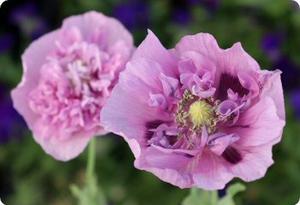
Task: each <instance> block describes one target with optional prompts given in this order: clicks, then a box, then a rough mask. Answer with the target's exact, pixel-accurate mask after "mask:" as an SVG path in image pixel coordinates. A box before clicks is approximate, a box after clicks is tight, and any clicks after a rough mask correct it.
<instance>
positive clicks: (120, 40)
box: [12, 11, 134, 160]
mask: <svg viewBox="0 0 300 205" xmlns="http://www.w3.org/2000/svg"><path fill="white" fill-rule="evenodd" d="M133 50H134V46H133V39H132V36H131V34H130V33H129V32H128V31H127V30H126V29H125V27H124V26H123V25H122V24H121V23H120V22H119V21H117V20H116V19H114V18H110V17H107V16H105V15H103V14H102V13H98V12H94V11H91V12H87V13H85V14H82V15H77V16H71V17H68V18H67V19H65V20H64V22H63V25H62V27H61V28H59V29H57V30H55V31H53V32H51V33H48V34H46V35H44V36H43V37H41V38H39V39H38V40H36V41H34V42H33V43H32V44H31V45H30V46H29V47H28V48H27V49H26V51H25V53H24V55H23V56H22V63H23V70H24V72H23V77H22V81H21V82H20V84H19V85H18V86H17V88H15V89H14V90H13V91H12V99H13V103H14V107H15V108H16V110H17V111H18V112H19V113H20V114H21V115H22V116H23V117H24V119H25V120H26V123H27V125H28V126H29V128H30V129H31V130H32V131H33V136H34V139H35V140H36V141H37V142H38V143H39V144H41V146H42V148H43V149H44V150H45V151H46V152H47V153H49V154H50V155H52V156H53V157H54V158H56V159H58V160H70V159H72V158H74V157H76V156H77V155H79V154H80V153H81V152H82V151H83V150H84V148H85V147H86V145H87V144H88V142H89V140H90V139H91V138H92V137H94V136H96V135H103V134H105V133H107V131H106V130H104V129H103V127H102V125H101V123H100V110H101V109H102V106H103V105H104V104H105V102H106V100H107V98H108V97H109V96H110V93H111V90H112V88H113V87H114V85H115V84H116V83H117V81H118V77H119V72H121V71H122V70H123V69H124V68H125V64H126V63H127V61H128V60H129V58H130V57H131V54H132V52H133Z"/></svg>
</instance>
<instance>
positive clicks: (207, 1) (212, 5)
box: [186, 0, 222, 12]
mask: <svg viewBox="0 0 300 205" xmlns="http://www.w3.org/2000/svg"><path fill="white" fill-rule="evenodd" d="M186 1H187V3H188V4H190V5H191V6H194V5H201V6H203V7H205V8H206V9H207V10H208V11H210V12H213V11H216V10H217V9H218V7H219V6H220V2H221V1H222V0H186Z"/></svg>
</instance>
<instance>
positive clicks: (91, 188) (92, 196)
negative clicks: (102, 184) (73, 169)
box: [70, 177, 106, 205]
mask: <svg viewBox="0 0 300 205" xmlns="http://www.w3.org/2000/svg"><path fill="white" fill-rule="evenodd" d="M70 189H71V192H72V194H73V196H74V197H75V198H77V200H78V205H87V204H88V205H106V200H105V197H104V195H103V193H102V191H101V189H100V188H99V186H98V185H97V180H96V178H95V177H94V178H90V179H89V180H88V181H87V183H86V185H85V186H84V187H83V188H82V189H80V188H79V187H78V186H76V185H71V187H70Z"/></svg>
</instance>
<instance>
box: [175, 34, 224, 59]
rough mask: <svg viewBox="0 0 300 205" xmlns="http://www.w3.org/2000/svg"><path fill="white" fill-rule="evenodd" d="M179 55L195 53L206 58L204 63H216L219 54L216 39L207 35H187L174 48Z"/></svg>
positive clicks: (219, 50)
mask: <svg viewBox="0 0 300 205" xmlns="http://www.w3.org/2000/svg"><path fill="white" fill-rule="evenodd" d="M175 49H176V51H177V52H179V53H180V54H183V53H186V52H189V53H190V54H191V51H195V53H198V55H199V54H201V55H202V56H203V57H206V58H208V59H206V61H208V60H210V61H213V62H214V61H216V60H217V59H218V56H219V54H220V52H221V49H220V47H219V45H218V43H217V41H216V39H215V38H214V37H213V36H212V35H210V34H208V33H199V34H195V35H188V36H185V37H183V38H182V39H181V40H180V41H179V42H178V43H177V45H176V47H175Z"/></svg>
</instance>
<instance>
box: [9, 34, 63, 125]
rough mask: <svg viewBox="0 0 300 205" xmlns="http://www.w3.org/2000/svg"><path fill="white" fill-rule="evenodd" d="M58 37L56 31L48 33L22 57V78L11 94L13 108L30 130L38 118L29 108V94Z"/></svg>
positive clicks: (35, 84)
mask: <svg viewBox="0 0 300 205" xmlns="http://www.w3.org/2000/svg"><path fill="white" fill-rule="evenodd" d="M57 35H58V32H57V31H54V32H52V33H49V34H47V35H45V36H43V37H41V38H39V39H38V40H36V41H34V42H33V43H32V44H31V45H30V46H29V47H28V48H27V49H26V51H25V53H24V54H23V55H22V63H23V77H22V81H21V82H20V83H19V85H18V86H17V87H16V88H15V89H14V90H13V91H12V92H11V97H12V99H13V104H14V108H15V109H16V110H17V111H18V112H19V113H20V114H21V115H22V116H23V117H24V118H25V120H26V122H27V124H28V126H29V128H30V129H32V128H33V125H34V123H35V122H36V120H37V118H38V116H36V114H35V113H33V112H32V110H31V109H30V107H29V104H28V103H26V102H28V97H29V93H30V92H31V91H32V90H33V89H34V88H35V87H36V86H37V81H36V79H39V76H40V69H41V68H42V66H43V64H44V63H45V60H46V57H47V55H48V54H49V52H50V51H51V50H53V49H54V46H55V45H54V44H53V42H54V41H55V39H56V37H57Z"/></svg>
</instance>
